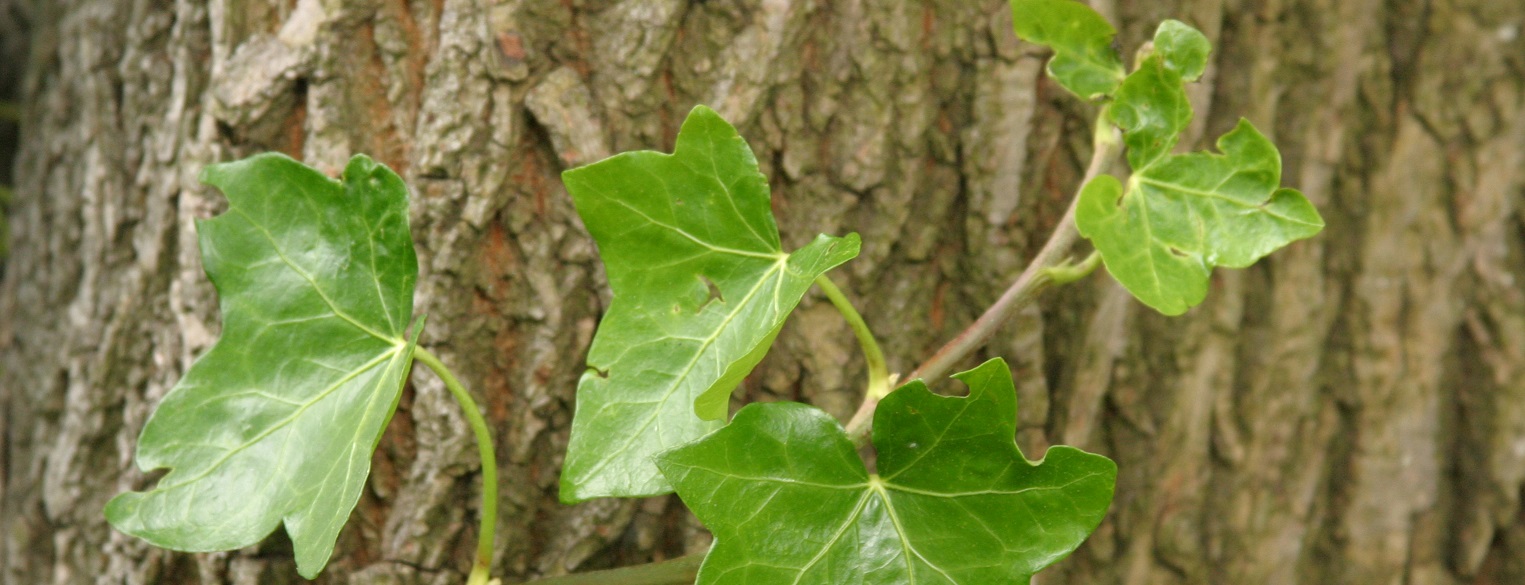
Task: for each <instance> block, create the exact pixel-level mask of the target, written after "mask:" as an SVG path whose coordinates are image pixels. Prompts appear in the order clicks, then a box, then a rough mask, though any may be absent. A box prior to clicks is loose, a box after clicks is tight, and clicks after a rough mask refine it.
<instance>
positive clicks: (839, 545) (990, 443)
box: [658, 359, 1117, 585]
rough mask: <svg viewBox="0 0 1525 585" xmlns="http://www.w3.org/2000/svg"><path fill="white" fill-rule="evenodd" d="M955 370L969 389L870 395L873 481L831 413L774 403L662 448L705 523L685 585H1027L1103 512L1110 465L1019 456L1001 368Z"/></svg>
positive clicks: (1053, 455)
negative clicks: (696, 564) (704, 549)
mask: <svg viewBox="0 0 1525 585" xmlns="http://www.w3.org/2000/svg"><path fill="white" fill-rule="evenodd" d="M958 377H959V378H960V379H962V380H963V381H964V382H965V383H966V384H968V385H969V389H970V392H969V396H968V397H967V398H958V397H946V396H937V395H935V394H932V393H931V392H929V391H928V390H927V388H926V386H925V385H924V384H922V383H921V382H920V381H915V382H911V383H910V384H907V385H906V386H904V387H902V388H900V389H899V390H896V391H895V392H894V393H892V394H890V395H889V396H888V397H886V398H885V399H884V401H883V402H882V403H880V405H879V407H878V410H877V411H876V413H875V417H874V445H875V447H877V448H878V452H879V471H880V474H882V475H871V474H869V473H868V471H867V469H865V468H864V465H863V462H862V461H861V460H859V459H858V456H857V450H856V449H854V448H853V445H852V442H851V441H849V440H848V438H847V435H846V433H845V432H844V431H843V430H842V427H841V426H840V425H838V424H837V422H836V421H835V420H833V419H832V418H831V417H830V416H828V415H827V414H826V413H824V412H821V411H820V410H818V409H816V408H813V407H810V406H806V405H803V404H796V403H787V402H785V403H771V404H751V405H748V406H747V407H746V408H743V409H742V410H741V412H740V413H738V414H737V415H736V419H735V420H734V421H732V422H731V424H730V425H728V426H726V427H725V428H723V429H720V430H718V431H716V432H715V433H713V434H711V435H709V436H707V437H705V438H704V439H701V440H699V441H697V442H695V443H692V444H690V445H687V446H684V447H680V448H678V449H674V450H672V451H669V452H667V453H665V454H663V455H662V456H661V457H660V458H659V459H658V464H659V465H660V466H661V467H662V471H663V473H665V474H667V477H668V478H669V479H671V480H672V483H673V485H674V486H677V490H678V495H679V496H681V497H682V498H683V501H684V502H685V503H687V504H688V506H689V508H691V509H692V510H693V511H694V513H695V514H696V515H698V517H699V519H700V520H703V521H704V524H705V526H707V527H709V529H710V530H711V531H713V532H714V533H715V539H716V542H715V545H714V548H712V549H711V550H710V553H709V556H707V557H706V558H705V560H704V564H703V566H701V567H700V569H699V579H698V583H699V584H700V585H714V584H726V585H744V584H750V585H772V584H774V583H795V584H821V585H838V584H841V583H907V584H921V583H939V584H969V585H986V584H989V583H1026V582H1028V578H1029V577H1030V576H1031V575H1032V574H1033V573H1036V572H1038V570H1040V569H1042V568H1043V567H1046V566H1048V565H1050V564H1052V563H1054V562H1055V561H1058V560H1059V559H1061V558H1063V557H1064V556H1065V555H1068V554H1069V553H1070V552H1071V551H1073V550H1075V548H1076V547H1078V546H1079V545H1080V543H1081V542H1082V541H1083V540H1085V538H1086V536H1087V535H1088V534H1090V533H1091V531H1092V530H1095V528H1096V526H1097V525H1098V524H1100V522H1101V520H1102V518H1103V517H1104V516H1105V515H1106V511H1107V507H1108V506H1109V505H1110V502H1111V500H1112V487H1113V484H1114V482H1115V480H1116V477H1117V467H1116V466H1115V465H1114V464H1113V463H1112V461H1110V460H1108V459H1107V458H1105V457H1101V456H1099V455H1092V454H1089V453H1085V452H1083V451H1080V450H1078V449H1073V448H1070V447H1054V448H1052V449H1049V451H1048V453H1047V455H1046V456H1045V458H1044V459H1043V460H1041V461H1038V462H1032V461H1028V460H1027V459H1026V458H1024V457H1023V456H1022V453H1021V452H1020V451H1019V450H1018V449H1017V446H1016V444H1015V442H1014V441H1013V436H1014V434H1015V432H1016V395H1015V391H1014V390H1013V388H1012V382H1011V372H1010V370H1008V369H1007V367H1006V364H1005V362H1003V361H1001V360H999V359H995V360H991V361H989V362H986V363H985V364H983V365H981V366H980V367H978V368H976V369H974V370H972V371H969V372H965V373H963V374H960V375H959V376H958Z"/></svg>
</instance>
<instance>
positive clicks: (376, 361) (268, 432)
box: [153, 346, 403, 492]
mask: <svg viewBox="0 0 1525 585" xmlns="http://www.w3.org/2000/svg"><path fill="white" fill-rule="evenodd" d="M402 349H403V346H396V347H393V348H392V349H391V350H390V351H387V352H386V353H383V354H381V355H378V356H376V357H375V358H373V359H371V361H368V362H366V363H364V364H361V365H360V366H359V367H357V368H355V370H354V371H352V372H350V373H349V374H348V375H346V376H344V377H343V378H340V379H339V380H337V381H335V382H334V383H333V384H330V385H329V386H328V387H327V388H324V389H323V391H322V392H319V393H318V394H316V395H314V396H313V397H312V400H309V401H307V402H306V403H303V404H302V406H301V407H300V408H298V409H296V410H295V411H292V413H291V414H289V415H287V416H286V418H283V419H281V420H279V421H276V422H275V423H274V424H272V425H270V427H269V428H267V429H265V431H264V432H262V433H260V434H258V435H256V436H255V437H254V438H252V439H249V440H248V441H245V442H244V444H242V445H239V446H237V447H233V448H231V449H229V450H228V452H227V453H225V454H223V456H222V457H219V458H217V461H214V462H212V464H210V465H208V466H206V469H204V470H202V472H201V473H198V474H196V475H195V476H193V477H190V478H187V479H184V480H181V481H180V482H179V483H175V484H172V485H168V486H157V487H155V488H154V489H153V491H154V492H166V491H169V490H173V489H177V488H180V487H182V486H185V485H188V484H192V483H195V482H196V481H197V480H200V479H201V478H204V477H206V476H208V475H211V474H212V472H213V471H216V470H217V468H218V467H221V466H222V464H223V463H225V462H227V460H228V459H231V458H232V457H233V456H234V455H237V454H238V453H240V452H242V451H243V450H244V449H247V448H249V447H250V446H251V445H254V444H255V443H258V442H260V441H263V440H264V439H265V437H268V436H270V435H271V434H274V433H275V432H276V431H278V430H280V429H281V428H283V427H285V426H286V425H288V424H291V422H292V421H294V420H296V419H297V418H300V417H301V416H302V413H304V412H307V409H309V408H312V405H314V404H317V403H319V402H322V401H323V399H324V398H327V397H328V395H329V394H333V393H334V391H336V390H338V389H339V388H340V387H341V386H343V385H344V384H345V383H347V382H349V381H350V380H353V379H355V378H356V377H358V376H359V375H360V374H362V373H364V372H366V371H369V370H370V369H371V368H373V367H375V366H376V364H379V363H382V362H384V361H388V360H391V359H393V358H395V357H396V354H397V353H398V352H400V351H402Z"/></svg>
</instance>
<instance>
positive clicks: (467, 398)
mask: <svg viewBox="0 0 1525 585" xmlns="http://www.w3.org/2000/svg"><path fill="white" fill-rule="evenodd" d="M413 358H414V359H416V360H418V361H419V362H421V363H423V364H424V365H425V366H428V367H429V369H430V370H433V371H434V375H436V376H439V379H440V381H442V382H444V383H445V387H446V388H448V389H450V395H451V396H454V397H455V401H456V402H457V403H460V405H461V410H462V411H463V412H464V413H465V415H466V422H467V423H468V424H470V425H471V430H472V432H473V433H476V436H477V453H478V454H479V455H480V456H481V458H482V512H481V517H482V527H481V529H479V530H478V532H477V556H476V561H475V562H473V563H472V565H471V575H470V576H468V577H467V578H466V585H487V583H488V578H489V577H490V576H491V574H490V573H491V571H492V544H493V532H494V530H495V529H496V527H497V519H498V457H497V455H495V454H494V452H493V443H492V433H491V432H490V431H489V430H488V428H487V420H486V419H484V418H482V411H481V408H479V407H478V406H477V402H476V401H475V400H472V398H471V393H469V392H467V391H466V387H465V386H463V385H461V381H460V380H457V379H456V377H455V374H452V373H450V369H449V368H446V367H445V364H444V363H443V362H441V361H440V360H439V358H438V357H435V355H434V354H433V353H430V352H429V350H427V349H424V348H423V347H419V348H417V349H416V350H414V352H413Z"/></svg>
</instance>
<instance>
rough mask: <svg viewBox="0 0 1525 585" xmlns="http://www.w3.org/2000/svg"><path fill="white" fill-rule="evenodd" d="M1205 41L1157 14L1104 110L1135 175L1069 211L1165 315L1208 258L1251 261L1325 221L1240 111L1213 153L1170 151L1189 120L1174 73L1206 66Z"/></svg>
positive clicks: (1195, 290)
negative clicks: (1139, 54) (1284, 178)
mask: <svg viewBox="0 0 1525 585" xmlns="http://www.w3.org/2000/svg"><path fill="white" fill-rule="evenodd" d="M1206 42H1207V41H1206V39H1205V37H1202V36H1201V33H1198V32H1196V31H1195V30H1193V29H1191V28H1190V27H1188V26H1186V25H1185V24H1181V23H1179V22H1176V21H1167V22H1166V23H1165V24H1164V25H1161V27H1160V30H1159V31H1158V33H1157V34H1156V35H1155V50H1154V52H1153V53H1152V54H1151V55H1149V56H1148V57H1146V58H1145V59H1144V61H1143V62H1142V63H1140V64H1139V68H1138V70H1136V71H1134V72H1133V73H1132V74H1131V75H1129V76H1128V78H1127V79H1126V80H1125V81H1123V84H1122V86H1121V87H1119V88H1118V90H1117V92H1116V94H1114V96H1113V99H1114V101H1113V103H1112V104H1111V106H1110V110H1109V111H1110V115H1111V118H1112V120H1114V121H1115V122H1116V123H1117V125H1118V126H1119V127H1121V128H1122V129H1123V132H1124V133H1123V142H1124V144H1125V145H1127V147H1128V163H1129V166H1131V167H1133V175H1132V177H1131V178H1129V180H1128V184H1127V187H1126V189H1125V188H1124V186H1123V184H1122V183H1121V182H1119V181H1118V180H1117V179H1116V178H1114V177H1111V176H1108V175H1102V176H1099V177H1096V178H1095V179H1093V180H1092V181H1091V182H1090V183H1088V184H1086V185H1085V187H1084V188H1082V190H1081V193H1080V201H1079V202H1078V203H1077V207H1076V210H1075V225H1076V227H1077V228H1079V230H1080V234H1081V235H1083V236H1085V237H1086V238H1089V239H1090V240H1091V243H1092V244H1094V245H1095V246H1096V249H1097V251H1099V252H1101V257H1102V261H1103V262H1104V263H1105V264H1106V266H1107V271H1108V272H1110V273H1111V274H1112V276H1113V277H1114V278H1116V279H1117V281H1118V282H1119V283H1122V285H1123V286H1124V287H1125V288H1127V289H1128V291H1129V292H1131V293H1133V296H1135V297H1137V298H1138V299H1139V300H1140V301H1143V302H1144V303H1145V304H1147V305H1149V306H1151V307H1154V308H1155V309H1156V310H1158V311H1159V312H1161V313H1164V314H1166V315H1179V314H1181V313H1184V312H1186V310H1187V309H1189V308H1191V307H1193V306H1195V305H1197V304H1198V303H1200V302H1202V299H1203V298H1205V297H1206V296H1207V281H1208V277H1209V276H1210V275H1211V273H1212V269H1213V267H1214V266H1223V267H1227V268H1243V267H1246V266H1249V265H1250V264H1253V263H1255V261H1256V260H1259V259H1260V258H1262V257H1264V256H1265V255H1267V254H1270V253H1271V252H1273V251H1275V250H1276V249H1278V248H1281V247H1282V246H1285V245H1287V244H1289V243H1291V242H1293V241H1295V240H1299V239H1303V238H1307V237H1311V236H1313V235H1314V234H1316V233H1318V232H1319V230H1321V229H1323V227H1324V221H1323V219H1322V218H1320V217H1319V214H1318V211H1317V210H1315V209H1314V208H1313V205H1312V204H1310V203H1309V202H1308V200H1307V199H1306V198H1304V197H1303V195H1302V194H1301V193H1299V192H1297V191H1295V190H1293V189H1284V188H1280V187H1279V185H1280V184H1281V153H1279V152H1277V150H1276V146H1275V145H1273V144H1271V141H1270V140H1267V139H1266V137H1265V136H1263V135H1261V134H1260V132H1259V131H1257V130H1256V129H1255V127H1254V126H1251V125H1250V123H1249V122H1248V121H1244V120H1240V122H1239V125H1238V126H1237V127H1235V128H1234V130H1232V131H1230V132H1229V133H1228V134H1225V135H1223V136H1222V137H1221V138H1219V139H1218V148H1219V150H1220V151H1222V154H1212V153H1206V152H1198V153H1191V154H1179V155H1177V154H1170V151H1171V150H1172V149H1174V148H1175V146H1176V143H1177V141H1178V140H1179V139H1180V133H1181V131H1182V130H1184V129H1185V128H1186V126H1187V124H1189V123H1190V122H1191V116H1192V111H1191V104H1190V103H1188V101H1187V99H1186V91H1185V89H1184V87H1183V83H1184V80H1185V79H1188V78H1195V77H1197V76H1200V75H1201V72H1202V71H1203V69H1204V68H1205V67H1206V64H1207V46H1206Z"/></svg>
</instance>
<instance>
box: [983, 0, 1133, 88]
mask: <svg viewBox="0 0 1525 585" xmlns="http://www.w3.org/2000/svg"><path fill="white" fill-rule="evenodd" d="M1011 14H1012V22H1013V24H1014V25H1015V28H1016V31H1017V36H1018V37H1020V38H1021V39H1022V40H1024V41H1027V42H1029V43H1037V44H1040V45H1046V46H1048V47H1049V48H1051V49H1053V50H1054V58H1053V59H1052V60H1050V61H1049V62H1048V75H1049V77H1052V78H1054V81H1058V82H1059V85H1062V86H1064V88H1065V89H1068V90H1070V92H1071V93H1074V94H1075V95H1077V96H1080V97H1082V98H1085V99H1093V98H1097V97H1100V96H1104V95H1111V93H1112V90H1113V89H1116V88H1117V84H1118V83H1121V82H1122V80H1123V73H1124V71H1123V62H1122V59H1120V58H1118V56H1117V51H1116V50H1114V49H1113V48H1112V37H1114V36H1117V30H1116V29H1114V28H1112V25H1111V24H1110V23H1108V22H1107V19H1105V18H1102V16H1101V15H1100V14H1097V13H1096V11H1095V10H1092V9H1091V7H1089V6H1086V5H1085V4H1083V3H1081V2H1076V1H1075V0H1011Z"/></svg>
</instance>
